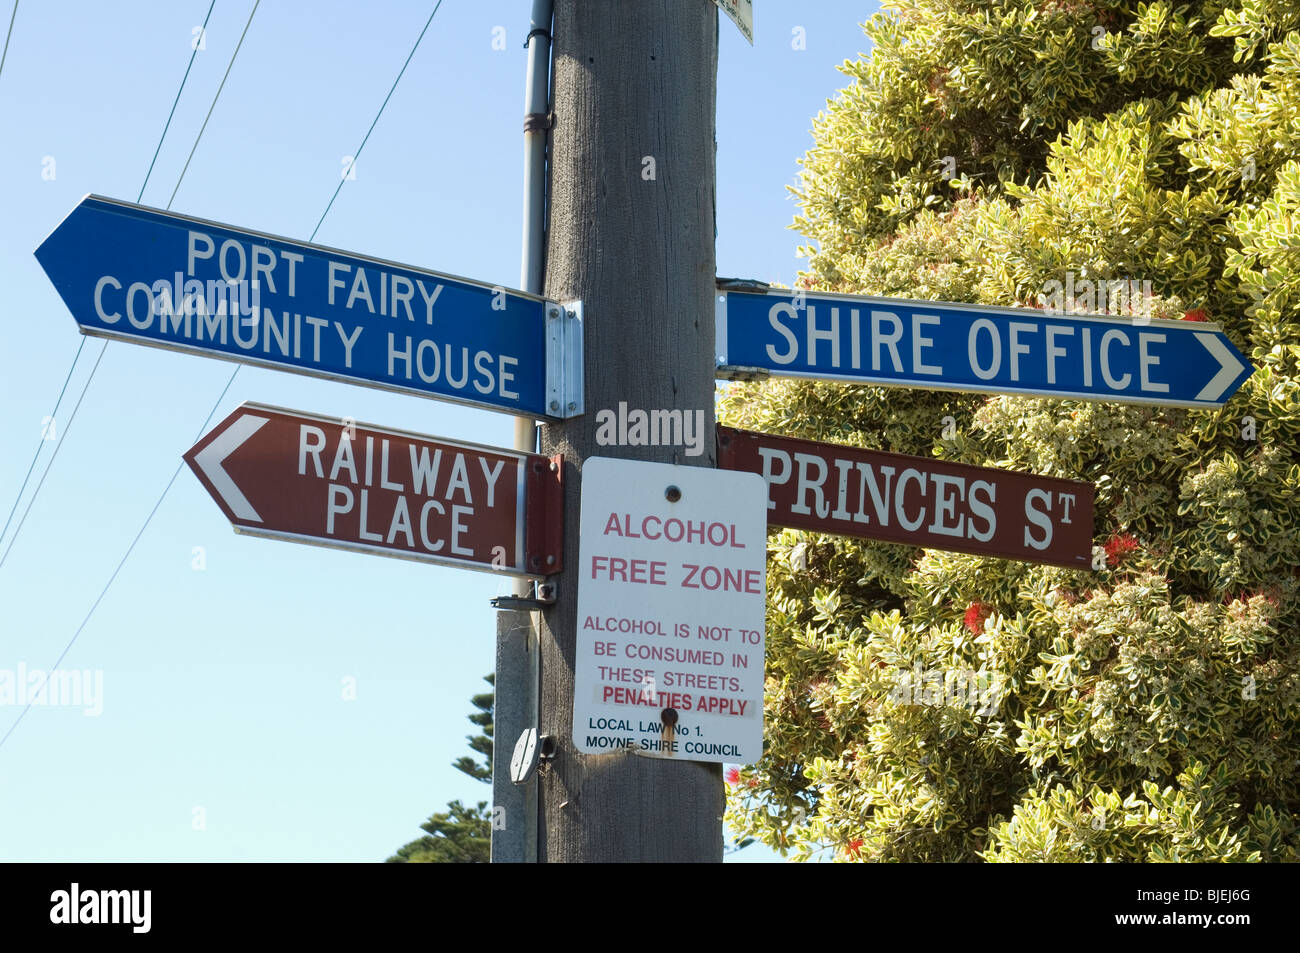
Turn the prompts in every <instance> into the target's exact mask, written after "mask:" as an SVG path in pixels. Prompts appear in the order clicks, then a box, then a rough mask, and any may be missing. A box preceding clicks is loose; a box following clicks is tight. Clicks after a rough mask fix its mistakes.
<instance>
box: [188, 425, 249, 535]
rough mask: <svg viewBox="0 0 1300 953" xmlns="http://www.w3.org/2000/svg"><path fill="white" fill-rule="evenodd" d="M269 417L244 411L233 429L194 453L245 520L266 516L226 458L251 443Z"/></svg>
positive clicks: (206, 472) (197, 463)
mask: <svg viewBox="0 0 1300 953" xmlns="http://www.w3.org/2000/svg"><path fill="white" fill-rule="evenodd" d="M266 421H267V418H266V417H254V416H253V415H252V414H244V415H243V416H242V417H240V418H239V419H238V420H236V421H235V422H234V423H233V424H231V425H230V427H229V429H227V430H226V431H225V432H223V433H222V434H220V435H219V436H218V437H217V439H216V440H214V441H212V443H210V444H208V445H207V446H206V447H204V448H203V449H202V450H200V451H199V452H198V453H196V454H195V455H194V463H195V464H196V465H197V466H198V468H199V469H200V470H202V471H203V474H204V475H205V476H206V477H207V478H208V479H209V480H211V481H212V486H213V489H215V490H216V491H217V492H218V493H219V494H221V498H222V499H223V500H224V501H225V503H226V505H227V506H229V507H230V511H231V512H232V513H234V514H235V516H237V517H239V518H240V519H241V520H252V521H253V522H255V523H260V522H262V517H260V516H258V515H257V510H255V509H253V504H252V503H250V502H248V497H246V496H244V494H243V492H242V491H241V490H240V489H239V487H238V486H236V485H235V481H234V480H232V479H231V478H230V474H229V473H227V472H226V469H225V467H223V466H222V464H223V463H224V462H225V460H226V457H228V456H230V455H231V454H232V453H234V452H235V451H236V450H238V449H239V448H240V447H242V446H243V445H244V443H245V442H247V440H248V438H249V437H251V436H253V434H255V433H257V432H258V431H259V430H261V429H262V427H263V426H265V425H266Z"/></svg>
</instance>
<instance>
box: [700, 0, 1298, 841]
mask: <svg viewBox="0 0 1300 953" xmlns="http://www.w3.org/2000/svg"><path fill="white" fill-rule="evenodd" d="M867 33H868V35H869V36H870V37H871V38H872V40H873V41H874V44H875V47H874V50H873V52H872V53H871V54H870V55H869V56H865V57H863V58H861V59H860V60H858V61H857V62H855V63H846V64H845V66H844V67H842V69H843V72H844V73H845V75H846V76H847V77H849V79H850V81H851V82H850V85H849V86H848V87H847V88H846V89H844V90H843V91H842V92H841V93H840V94H839V96H838V97H837V98H836V99H835V100H833V101H832V102H831V103H830V104H829V105H828V109H827V110H826V111H825V112H824V113H823V114H821V115H819V116H818V117H817V119H816V120H815V123H814V145H813V147H812V149H811V150H810V151H809V152H808V154H807V156H806V157H805V159H804V161H803V172H802V181H801V185H800V187H799V188H798V189H797V190H796V196H797V198H798V200H799V202H800V205H801V214H800V215H799V216H798V217H797V218H796V220H795V227H796V228H798V229H799V230H800V232H801V233H802V234H803V235H804V236H805V238H806V239H808V241H809V242H810V245H809V247H807V248H805V249H804V252H805V254H806V255H807V257H808V258H809V268H808V270H807V271H806V272H805V273H803V274H802V275H801V276H800V279H799V283H800V284H801V285H802V286H805V287H808V288H815V289H818V290H822V291H837V292H846V293H860V294H876V295H891V296H898V297H907V298H925V299H934V300H950V301H964V302H972V303H983V304H991V305H1012V306H1014V305H1021V306H1027V307H1041V306H1042V305H1043V303H1044V299H1043V297H1042V295H1043V293H1044V290H1045V289H1046V288H1047V287H1049V285H1050V283H1051V282H1054V281H1057V282H1061V281H1064V279H1065V278H1066V275H1067V273H1070V272H1073V274H1074V276H1076V278H1079V279H1087V280H1092V281H1096V280H1101V279H1105V280H1118V279H1124V280H1139V281H1145V280H1149V281H1150V282H1151V288H1152V298H1151V299H1149V300H1143V301H1141V302H1140V305H1141V306H1142V307H1143V309H1144V310H1145V309H1147V308H1149V310H1150V313H1151V315H1152V316H1154V317H1166V318H1180V319H1186V320H1206V319H1209V320H1213V321H1217V322H1219V323H1220V324H1221V325H1222V326H1223V328H1224V331H1225V333H1227V334H1228V335H1229V336H1230V337H1231V338H1232V339H1233V341H1234V342H1235V343H1236V345H1237V346H1238V347H1239V348H1240V349H1241V350H1242V352H1243V353H1245V354H1246V355H1248V356H1249V357H1250V358H1251V361H1252V363H1253V364H1254V365H1255V367H1256V368H1257V370H1256V372H1255V374H1254V375H1253V376H1252V377H1251V378H1250V380H1248V381H1247V382H1246V384H1245V385H1244V386H1243V387H1242V389H1241V390H1240V391H1239V392H1238V393H1237V394H1236V395H1235V396H1234V397H1233V399H1232V400H1231V401H1229V403H1228V404H1227V405H1226V406H1225V407H1224V408H1223V409H1222V410H1220V411H1206V410H1196V411H1190V410H1183V409H1173V408H1155V407H1147V406H1138V405H1126V404H1121V403H1111V402H1083V401H1067V400H1040V399H1028V398H1013V397H992V398H987V397H983V396H972V395H960V394H952V393H945V392H935V391H921V390H898V389H883V388H873V387H851V386H846V385H844V384H838V383H821V382H802V381H800V382H787V381H781V382H766V383H756V384H744V385H734V386H732V387H731V388H730V389H729V390H728V392H727V394H726V395H725V397H724V398H723V400H722V416H723V418H724V420H725V422H727V423H730V424H733V425H737V426H743V427H748V428H750V429H754V430H761V431H768V432H772V433H780V434H787V435H790V436H802V437H810V438H813V439H819V440H828V441H833V442H839V443H846V444H853V445H857V446H862V447H868V448H873V449H884V450H893V451H897V452H902V453H912V454H916V455H920V456H934V457H939V458H943V459H947V460H955V461H961V462H966V463H973V464H978V465H983V466H997V467H1003V468H1008V469H1016V470H1023V471H1027V472H1033V473H1038V474H1043V475H1048V476H1059V477H1068V478H1071V479H1077V480H1086V481H1088V482H1091V483H1093V484H1094V485H1095V487H1096V493H1097V498H1096V515H1095V525H1094V537H1095V542H1096V544H1097V547H1098V548H1097V550H1096V551H1095V557H1094V559H1095V562H1094V565H1095V566H1097V567H1099V568H1096V569H1094V570H1091V571H1086V572H1085V571H1077V570H1067V569H1061V568H1055V567H1050V566H1039V565H1031V564H1028V563H1021V562H1014V561H1009V560H999V559H992V558H982V557H975V556H967V555H958V554H953V553H946V552H938V551H933V550H930V551H921V550H918V549H914V548H908V547H905V546H899V545H892V544H886V543H875V542H868V541H860V540H849V539H843V538H833V537H824V536H816V535H811V534H806V533H800V532H795V531H783V532H781V533H779V534H777V535H775V536H774V537H773V538H772V539H771V540H770V543H769V546H770V550H771V555H770V560H769V570H768V571H769V575H768V593H769V596H768V630H767V632H768V635H767V651H768V663H767V692H766V696H767V697H766V718H767V738H766V750H765V754H764V757H763V759H762V761H761V762H760V763H759V764H757V765H755V766H753V767H751V768H747V769H745V770H744V771H742V772H740V773H739V774H738V775H737V776H736V777H734V778H732V779H730V780H731V782H732V783H731V785H730V791H731V796H730V805H729V821H730V823H731V824H732V825H733V826H734V827H735V829H737V830H739V831H742V832H745V833H747V834H750V835H752V836H754V837H758V838H760V839H762V840H763V841H765V842H766V843H768V844H770V845H772V846H774V847H776V848H778V849H791V850H793V851H794V853H795V856H797V857H800V858H807V857H809V856H811V855H813V854H814V853H816V852H819V851H830V852H832V853H833V854H834V856H835V857H837V858H839V859H857V860H931V861H970V860H981V859H983V860H986V861H1024V860H1049V861H1100V860H1115V861H1153V860H1175V861H1212V860H1289V861H1294V860H1297V859H1300V835H1298V834H1297V823H1296V819H1297V816H1298V815H1300V790H1298V788H1297V780H1298V774H1297V767H1298V765H1300V762H1298V761H1297V754H1298V753H1300V719H1298V718H1297V715H1300V639H1298V638H1297V636H1298V630H1297V623H1298V622H1300V598H1298V597H1297V588H1298V587H1297V581H1296V580H1297V571H1296V569H1295V567H1296V566H1297V565H1300V451H1298V449H1297V447H1298V445H1300V444H1298V438H1300V230H1297V227H1296V220H1297V212H1298V211H1300V6H1297V5H1296V4H1295V3H1289V2H1283V0H1205V2H1198V3H1187V4H1178V5H1175V4H1172V3H1167V2H1160V0H1157V2H1150V3H1145V2H1144V3H1100V2H1086V0H1059V2H1049V3H1025V2H1019V3H1015V2H1005V0H996V2H988V3H982V4H972V3H965V2H958V0H899V2H897V3H895V4H893V6H892V9H891V12H888V13H884V14H881V15H879V16H876V17H874V18H872V20H870V21H869V22H868V24H867ZM947 416H952V417H953V418H955V420H956V421H957V427H956V431H957V432H956V433H955V434H953V433H952V432H951V431H949V432H948V433H947V434H946V435H945V430H947V428H945V427H944V426H943V423H942V421H943V418H945V417H947ZM918 668H919V669H921V670H923V671H926V672H965V673H969V674H972V675H975V676H977V677H978V678H979V679H982V681H981V682H980V684H983V685H985V686H989V691H990V692H991V693H992V696H993V697H992V698H991V699H989V700H990V701H991V705H988V706H981V707H987V708H988V709H989V710H990V711H989V713H987V714H984V713H981V712H979V711H973V710H971V709H970V708H969V707H961V706H957V705H953V704H944V703H942V702H936V701H935V700H934V699H932V698H929V697H921V698H919V699H918V697H917V696H916V695H915V694H911V695H903V694H901V693H899V691H898V687H899V685H900V684H901V682H902V681H903V680H904V678H905V677H906V675H907V674H908V673H911V672H914V671H916V670H917V669H918Z"/></svg>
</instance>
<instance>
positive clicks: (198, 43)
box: [135, 0, 225, 205]
mask: <svg viewBox="0 0 1300 953" xmlns="http://www.w3.org/2000/svg"><path fill="white" fill-rule="evenodd" d="M216 5H217V0H212V2H211V3H209V4H208V15H207V16H206V17H204V18H203V26H201V27H199V36H198V39H197V40H196V41H195V42H194V44H193V46H194V49H192V50H191V51H190V62H189V64H188V65H187V66H186V67H185V75H184V76H182V77H181V85H180V87H179V88H178V89H177V90H176V98H175V99H173V100H172V111H171V112H169V113H168V114H167V123H166V125H164V126H163V131H162V135H161V136H159V137H158V146H157V148H156V149H154V151H153V158H152V159H150V160H149V171H148V172H146V173H145V174H144V183H143V184H142V185H141V186H140V194H139V195H137V196H136V197H135V202H136V204H137V205H139V204H140V200H141V199H142V198H144V188H145V186H146V185H148V184H149V176H151V175H153V165H154V163H155V162H157V161H158V153H160V152H162V144H163V140H164V139H166V138H167V130H168V129H170V128H171V125H172V117H173V116H175V115H176V104H177V103H179V102H180V101H181V93H182V92H184V91H185V81H186V80H187V79H189V78H190V70H191V69H192V68H193V66H194V57H196V56H198V55H199V47H200V46H201V45H202V43H203V35H204V34H205V33H207V31H208V20H209V19H211V17H212V8H213V7H215V6H216ZM221 82H222V84H223V85H224V84H225V80H224V79H223V80H222V81H221Z"/></svg>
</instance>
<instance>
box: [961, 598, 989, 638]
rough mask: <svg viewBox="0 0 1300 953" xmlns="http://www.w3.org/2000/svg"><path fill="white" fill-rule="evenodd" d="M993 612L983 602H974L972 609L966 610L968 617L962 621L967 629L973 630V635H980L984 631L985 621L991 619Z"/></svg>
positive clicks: (971, 605)
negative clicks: (990, 615)
mask: <svg viewBox="0 0 1300 953" xmlns="http://www.w3.org/2000/svg"><path fill="white" fill-rule="evenodd" d="M992 611H993V610H992V609H990V608H989V607H988V606H986V605H985V604H984V603H982V602H972V603H971V604H970V608H969V609H967V610H966V617H965V618H964V619H963V620H962V621H963V622H964V623H965V624H966V628H968V629H970V630H971V634H973V635H979V634H980V633H981V632H983V631H984V620H985V619H987V618H988V617H989V614H990V613H991V612H992Z"/></svg>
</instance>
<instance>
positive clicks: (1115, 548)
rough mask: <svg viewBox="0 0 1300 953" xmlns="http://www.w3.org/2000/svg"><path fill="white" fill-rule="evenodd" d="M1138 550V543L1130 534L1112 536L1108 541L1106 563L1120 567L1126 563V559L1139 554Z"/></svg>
mask: <svg viewBox="0 0 1300 953" xmlns="http://www.w3.org/2000/svg"><path fill="white" fill-rule="evenodd" d="M1138 548H1139V547H1138V541H1137V540H1136V539H1134V538H1133V536H1132V534H1130V533H1123V534H1118V535H1115V536H1112V537H1111V538H1110V539H1108V540H1106V546H1105V549H1106V562H1107V563H1108V564H1109V565H1111V566H1118V565H1119V564H1120V563H1121V562H1123V561H1124V557H1126V556H1128V555H1129V554H1130V553H1135V552H1137V550H1138Z"/></svg>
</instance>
